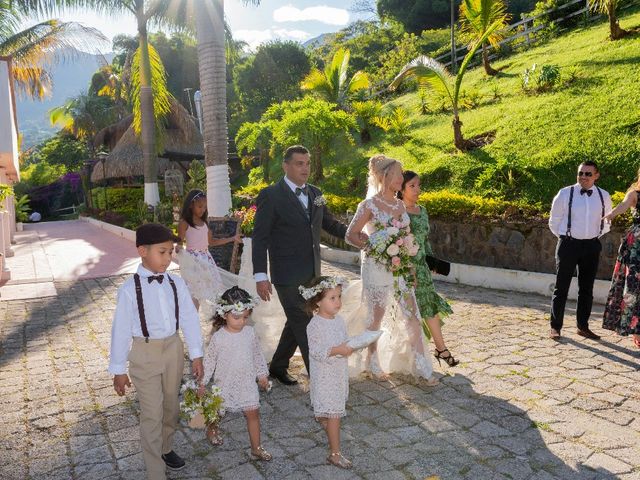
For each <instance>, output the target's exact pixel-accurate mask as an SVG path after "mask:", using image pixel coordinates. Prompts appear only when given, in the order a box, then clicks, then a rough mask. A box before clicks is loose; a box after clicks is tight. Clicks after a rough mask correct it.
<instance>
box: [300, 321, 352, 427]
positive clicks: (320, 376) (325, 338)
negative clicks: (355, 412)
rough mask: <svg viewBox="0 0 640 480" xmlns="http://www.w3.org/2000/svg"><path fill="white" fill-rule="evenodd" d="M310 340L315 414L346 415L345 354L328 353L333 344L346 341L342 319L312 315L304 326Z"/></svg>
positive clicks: (311, 387) (347, 380) (336, 416)
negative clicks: (330, 354)
mask: <svg viewBox="0 0 640 480" xmlns="http://www.w3.org/2000/svg"><path fill="white" fill-rule="evenodd" d="M307 338H308V340H309V363H310V365H309V369H310V370H311V371H310V394H311V405H312V406H313V413H314V415H315V416H316V417H327V418H328V417H332V418H339V417H344V416H345V404H346V402H347V397H348V396H349V367H348V365H347V358H346V357H338V356H332V357H330V356H329V352H330V351H331V349H332V348H333V347H336V346H338V345H340V344H341V343H344V342H346V341H347V338H348V337H347V329H346V327H345V323H344V319H343V318H342V317H341V316H340V315H336V317H335V318H334V319H328V318H323V317H321V316H319V315H314V316H313V318H312V319H311V321H310V322H309V325H307Z"/></svg>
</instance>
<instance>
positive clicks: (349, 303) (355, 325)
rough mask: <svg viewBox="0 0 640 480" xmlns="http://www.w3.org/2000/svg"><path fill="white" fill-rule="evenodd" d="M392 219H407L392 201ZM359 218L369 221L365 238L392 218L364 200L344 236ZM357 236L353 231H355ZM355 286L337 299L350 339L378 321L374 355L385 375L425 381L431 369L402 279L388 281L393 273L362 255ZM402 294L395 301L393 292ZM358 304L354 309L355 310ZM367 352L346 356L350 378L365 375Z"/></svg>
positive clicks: (410, 296)
mask: <svg viewBox="0 0 640 480" xmlns="http://www.w3.org/2000/svg"><path fill="white" fill-rule="evenodd" d="M394 212H396V213H397V215H396V218H397V219H398V220H400V221H402V222H406V223H407V224H408V223H409V222H410V219H409V216H408V214H407V212H406V210H405V209H404V206H402V203H401V202H400V200H398V204H397V210H394ZM363 215H370V216H371V220H369V222H367V224H366V225H365V227H364V232H365V233H367V235H371V234H372V233H374V232H375V231H376V226H375V223H376V221H377V222H379V223H381V224H383V225H387V224H388V222H389V220H390V219H391V218H392V215H391V214H389V213H387V212H385V211H383V210H381V209H380V207H379V206H378V205H377V204H376V201H375V200H374V198H367V199H366V200H363V201H362V202H360V204H359V205H358V209H357V211H356V214H355V216H354V218H353V220H352V221H351V224H350V225H349V229H348V230H347V237H349V235H350V233H352V230H353V228H354V225H355V224H356V223H357V222H358V220H359V219H361V218H362V216H363ZM356 233H357V232H356ZM361 275H362V280H361V282H355V283H353V284H351V285H349V287H348V288H347V289H346V291H345V292H344V294H343V311H350V312H351V314H350V315H349V316H348V317H347V329H348V332H349V334H350V335H356V334H358V333H361V332H362V330H363V329H365V328H367V329H372V330H373V328H371V325H372V323H373V321H374V318H380V317H381V318H382V321H381V327H380V329H381V330H383V332H384V333H383V335H382V337H380V340H378V344H377V352H378V360H379V362H380V367H382V369H383V370H384V371H385V372H387V373H392V372H396V373H408V374H412V375H420V376H422V377H426V378H428V377H430V376H431V374H432V373H433V365H432V363H431V359H430V357H429V356H425V355H424V352H425V351H426V349H425V343H424V339H423V337H422V333H421V332H422V329H421V326H420V318H421V317H420V311H419V309H418V304H417V301H416V297H415V292H414V290H413V288H411V287H409V286H407V283H406V282H405V279H404V278H402V277H399V278H397V282H396V281H395V279H394V275H393V273H392V272H391V271H390V270H388V269H387V268H386V267H385V266H384V265H382V264H380V263H379V262H377V261H376V260H375V259H373V258H370V257H369V256H367V254H366V252H364V251H363V252H362V257H361ZM397 288H399V290H400V291H401V292H402V295H400V297H399V298H398V297H397V295H396V293H395V292H396V290H397ZM356 302H358V303H359V305H357V306H355V303H356ZM366 352H367V350H366V349H364V350H362V351H360V352H356V353H354V354H353V355H351V356H350V357H349V367H350V369H351V373H352V374H355V373H359V372H362V371H364V370H367V365H366V364H365V358H366ZM416 354H418V355H421V356H422V357H423V359H422V360H421V365H422V371H421V372H418V371H417V370H416Z"/></svg>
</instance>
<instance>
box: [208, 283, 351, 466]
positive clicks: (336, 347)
mask: <svg viewBox="0 0 640 480" xmlns="http://www.w3.org/2000/svg"><path fill="white" fill-rule="evenodd" d="M344 283H345V281H344V280H343V279H341V278H334V277H319V278H317V279H315V280H313V281H312V282H311V283H310V284H309V285H308V286H307V287H303V286H301V287H300V293H301V294H302V296H303V298H304V299H305V300H306V305H305V306H306V309H307V310H308V312H309V313H312V314H313V318H312V319H311V321H310V322H309V325H307V338H308V340H309V367H310V372H309V374H310V387H311V388H310V393H311V404H312V405H313V413H314V415H315V417H316V421H318V422H319V423H320V424H321V425H322V426H323V427H324V429H325V431H326V432H327V438H328V440H329V448H330V450H331V451H330V453H329V456H328V457H327V462H328V463H330V464H332V465H335V466H337V467H340V468H351V462H350V461H349V460H347V459H346V458H345V457H343V456H342V453H340V418H341V417H344V416H345V403H346V401H347V397H348V396H349V368H348V365H347V357H348V356H349V355H351V354H352V353H353V349H352V348H351V347H349V346H348V345H347V344H346V342H347V339H348V337H347V329H346V326H345V323H344V320H343V319H342V317H341V316H339V315H338V312H339V311H340V308H341V307H342V285H343V284H344ZM205 365H206V364H205Z"/></svg>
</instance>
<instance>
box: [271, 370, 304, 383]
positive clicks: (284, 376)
mask: <svg viewBox="0 0 640 480" xmlns="http://www.w3.org/2000/svg"><path fill="white" fill-rule="evenodd" d="M269 375H270V376H271V377H273V378H275V379H276V380H278V381H279V382H280V383H283V384H284V385H297V384H298V381H297V380H296V379H295V378H293V377H292V376H291V375H289V374H288V373H287V372H273V371H271V370H269Z"/></svg>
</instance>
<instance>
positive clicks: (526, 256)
mask: <svg viewBox="0 0 640 480" xmlns="http://www.w3.org/2000/svg"><path fill="white" fill-rule="evenodd" d="M623 234H624V229H622V228H619V227H614V228H613V229H612V231H611V232H609V233H607V234H606V235H605V236H604V237H602V238H601V241H602V254H601V256H600V266H599V268H598V278H601V279H610V278H611V273H612V272H613V266H614V264H615V261H616V256H617V253H618V247H619V246H620V240H621V238H622V236H623ZM430 241H431V246H432V248H433V251H434V253H435V255H436V256H438V257H441V258H444V259H446V260H449V261H451V262H455V263H464V264H468V265H481V266H485V267H494V268H508V269H512V270H525V271H530V272H543V273H555V249H556V244H557V238H556V237H555V236H554V235H553V234H552V233H551V232H550V231H549V227H548V226H547V225H546V224H529V225H527V224H522V225H515V224H511V225H509V224H504V223H501V224H499V223H489V222H474V223H451V222H446V221H443V220H434V219H432V220H431V235H430Z"/></svg>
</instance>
